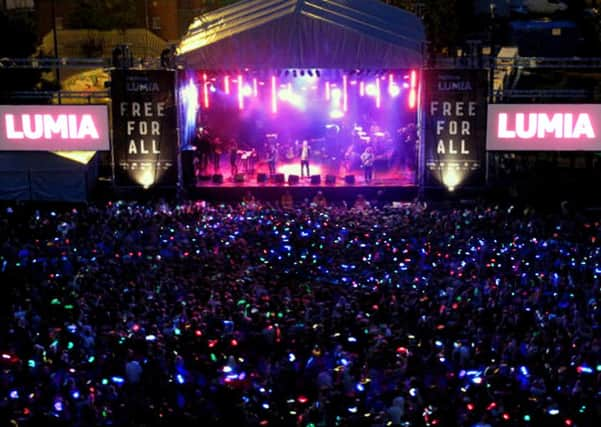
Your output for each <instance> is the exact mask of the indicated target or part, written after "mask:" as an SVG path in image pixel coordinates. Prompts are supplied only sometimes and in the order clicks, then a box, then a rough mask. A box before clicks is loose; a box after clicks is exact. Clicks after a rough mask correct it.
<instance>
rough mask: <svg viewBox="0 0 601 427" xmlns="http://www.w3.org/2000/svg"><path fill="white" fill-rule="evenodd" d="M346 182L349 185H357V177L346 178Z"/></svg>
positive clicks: (348, 176)
mask: <svg viewBox="0 0 601 427" xmlns="http://www.w3.org/2000/svg"><path fill="white" fill-rule="evenodd" d="M344 182H345V183H346V184H349V185H353V184H355V175H347V176H345V177H344Z"/></svg>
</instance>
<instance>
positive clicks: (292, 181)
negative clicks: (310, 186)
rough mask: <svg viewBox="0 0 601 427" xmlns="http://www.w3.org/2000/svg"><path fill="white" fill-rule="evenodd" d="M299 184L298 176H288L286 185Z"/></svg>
mask: <svg viewBox="0 0 601 427" xmlns="http://www.w3.org/2000/svg"><path fill="white" fill-rule="evenodd" d="M299 182H300V178H299V177H298V175H288V185H297V184H298V183H299Z"/></svg>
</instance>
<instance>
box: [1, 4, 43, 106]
mask: <svg viewBox="0 0 601 427" xmlns="http://www.w3.org/2000/svg"><path fill="white" fill-rule="evenodd" d="M0 38H1V39H2V40H5V41H6V42H5V43H1V44H0V58H1V59H0V92H1V93H2V95H1V98H2V101H3V102H5V99H6V96H5V95H6V94H7V93H8V92H14V91H33V90H35V89H36V87H37V86H38V84H39V83H40V76H41V72H40V70H38V69H29V68H27V69H23V68H16V67H15V66H14V65H15V64H13V63H12V61H11V59H14V58H28V57H31V56H32V55H34V54H35V52H36V49H37V45H38V38H37V34H36V27H35V22H34V19H33V16H32V15H31V14H30V13H27V12H12V13H11V12H0Z"/></svg>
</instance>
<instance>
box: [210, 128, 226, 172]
mask: <svg viewBox="0 0 601 427" xmlns="http://www.w3.org/2000/svg"><path fill="white" fill-rule="evenodd" d="M212 151H213V173H215V174H217V173H219V162H220V161H221V154H222V153H223V142H222V141H221V138H219V137H218V136H216V137H215V138H214V139H213V145H212Z"/></svg>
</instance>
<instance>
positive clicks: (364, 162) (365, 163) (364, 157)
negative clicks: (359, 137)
mask: <svg viewBox="0 0 601 427" xmlns="http://www.w3.org/2000/svg"><path fill="white" fill-rule="evenodd" d="M374 160H375V156H374V152H373V148H372V147H371V145H368V146H367V148H365V151H364V152H363V154H361V167H362V168H363V172H364V176H365V183H366V184H369V183H370V182H371V180H372V178H373V170H374Z"/></svg>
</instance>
